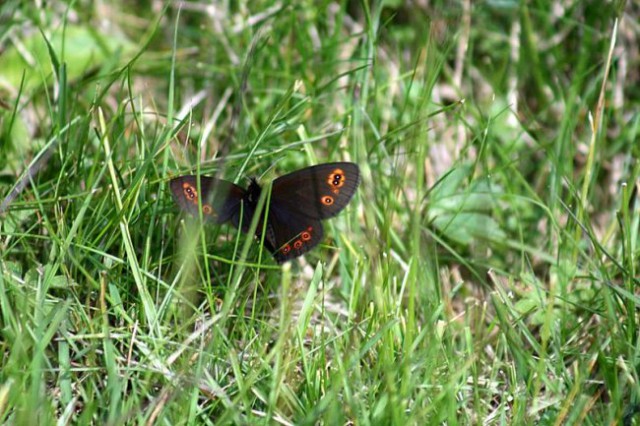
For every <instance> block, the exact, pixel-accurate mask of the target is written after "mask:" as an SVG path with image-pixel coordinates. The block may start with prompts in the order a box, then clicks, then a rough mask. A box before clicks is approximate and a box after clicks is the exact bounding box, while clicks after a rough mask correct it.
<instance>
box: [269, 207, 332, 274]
mask: <svg viewBox="0 0 640 426" xmlns="http://www.w3.org/2000/svg"><path fill="white" fill-rule="evenodd" d="M266 231H267V232H266V234H265V236H264V244H265V247H266V248H267V249H268V250H269V251H270V252H271V254H273V257H274V258H275V259H276V261H277V262H278V263H283V262H286V261H287V260H291V259H293V258H296V257H298V256H301V255H303V254H304V253H306V252H308V251H309V250H311V249H312V248H314V247H315V246H317V245H318V244H319V243H320V242H321V241H322V237H323V234H324V233H323V229H322V222H321V221H320V220H317V219H309V218H308V217H305V216H299V215H296V214H292V213H290V212H288V211H286V210H281V209H279V207H278V206H274V205H273V203H272V204H271V206H270V210H269V216H268V219H267V229H266Z"/></svg>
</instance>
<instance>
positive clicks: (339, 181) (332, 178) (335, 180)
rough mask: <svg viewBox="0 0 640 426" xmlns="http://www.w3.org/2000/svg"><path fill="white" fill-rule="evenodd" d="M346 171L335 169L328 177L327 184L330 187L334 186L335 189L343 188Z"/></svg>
mask: <svg viewBox="0 0 640 426" xmlns="http://www.w3.org/2000/svg"><path fill="white" fill-rule="evenodd" d="M344 181H345V177H344V171H342V169H335V170H334V171H333V172H331V174H329V176H328V177H327V183H328V184H329V186H333V187H335V188H342V187H343V186H344Z"/></svg>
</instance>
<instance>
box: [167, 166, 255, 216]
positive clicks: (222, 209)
mask: <svg viewBox="0 0 640 426" xmlns="http://www.w3.org/2000/svg"><path fill="white" fill-rule="evenodd" d="M197 179H198V177H197V176H196V175H186V176H180V177H177V178H175V179H172V180H171V182H170V183H169V186H170V188H171V193H172V195H173V199H174V200H175V202H176V203H177V204H178V206H180V208H181V209H182V210H185V211H187V212H188V213H190V214H192V215H194V216H198V208H199V207H198V205H199V203H200V204H201V205H202V214H203V216H204V217H205V218H207V219H209V220H212V221H214V222H216V223H223V222H226V221H227V220H229V219H231V217H232V216H233V215H234V214H235V213H236V212H237V211H238V210H239V209H240V203H241V202H242V199H243V197H244V195H245V192H246V191H245V190H244V189H243V188H241V187H239V186H238V185H236V184H234V183H232V182H229V181H226V180H222V179H216V178H212V177H207V176H200V192H198V181H197ZM199 194H204V196H202V197H201V196H199ZM199 199H200V201H198V200H199Z"/></svg>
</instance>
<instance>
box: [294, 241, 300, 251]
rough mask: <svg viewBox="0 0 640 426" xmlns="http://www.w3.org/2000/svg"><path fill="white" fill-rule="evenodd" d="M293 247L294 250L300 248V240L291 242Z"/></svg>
mask: <svg viewBox="0 0 640 426" xmlns="http://www.w3.org/2000/svg"><path fill="white" fill-rule="evenodd" d="M293 248H294V249H296V250H300V249H301V248H302V241H300V240H296V242H295V243H293Z"/></svg>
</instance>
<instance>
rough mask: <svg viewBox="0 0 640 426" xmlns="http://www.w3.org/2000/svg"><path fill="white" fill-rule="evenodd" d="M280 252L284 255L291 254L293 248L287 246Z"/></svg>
mask: <svg viewBox="0 0 640 426" xmlns="http://www.w3.org/2000/svg"><path fill="white" fill-rule="evenodd" d="M280 251H281V252H282V254H289V252H290V251H291V246H290V245H289V244H287V245H285V246H284V247H282V248H281V249H280Z"/></svg>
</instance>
